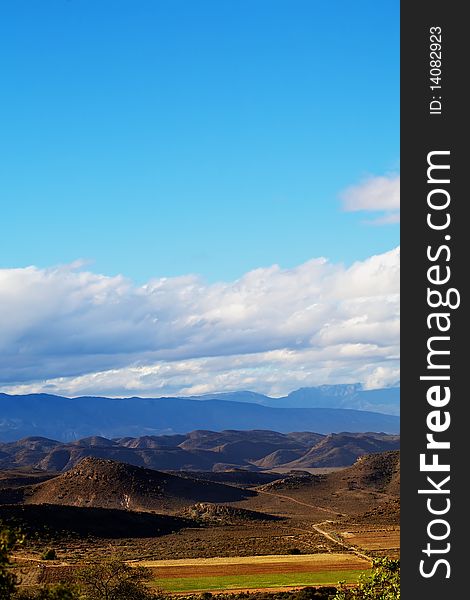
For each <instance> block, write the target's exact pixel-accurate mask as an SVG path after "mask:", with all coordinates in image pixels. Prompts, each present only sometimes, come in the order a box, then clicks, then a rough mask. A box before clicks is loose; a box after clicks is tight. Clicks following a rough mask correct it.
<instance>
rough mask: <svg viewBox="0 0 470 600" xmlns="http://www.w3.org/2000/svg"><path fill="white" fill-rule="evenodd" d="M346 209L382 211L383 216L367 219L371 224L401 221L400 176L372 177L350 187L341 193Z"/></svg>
mask: <svg viewBox="0 0 470 600" xmlns="http://www.w3.org/2000/svg"><path fill="white" fill-rule="evenodd" d="M341 200H342V202H343V208H344V210H346V211H368V212H381V213H383V214H382V216H380V217H377V218H375V219H371V220H369V221H367V222H368V223H369V224H371V225H388V224H391V223H398V222H399V221H400V212H399V211H400V177H399V175H390V176H382V177H370V178H369V179H366V180H365V181H363V182H361V183H360V184H358V185H354V186H351V187H348V188H346V189H345V190H344V192H343V193H342V194H341Z"/></svg>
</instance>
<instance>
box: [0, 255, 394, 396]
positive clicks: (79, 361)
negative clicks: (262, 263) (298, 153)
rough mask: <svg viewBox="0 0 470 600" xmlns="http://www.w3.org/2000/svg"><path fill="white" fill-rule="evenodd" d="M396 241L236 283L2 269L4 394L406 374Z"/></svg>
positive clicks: (199, 388)
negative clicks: (352, 259) (363, 256)
mask: <svg viewBox="0 0 470 600" xmlns="http://www.w3.org/2000/svg"><path fill="white" fill-rule="evenodd" d="M398 311H399V250H398V249H395V250H392V251H391V252H387V253H385V254H381V255H377V256H372V257H370V258H368V259H367V260H365V261H361V262H356V263H354V264H353V265H351V266H350V267H347V268H346V267H344V266H343V265H341V264H332V263H331V262H329V261H327V260H326V259H324V258H319V259H313V260H310V261H308V262H306V263H304V264H302V265H299V266H298V267H295V268H293V269H281V268H280V267H279V266H276V265H274V266H272V267H269V268H262V269H256V270H254V271H250V272H249V273H247V274H245V275H244V276H243V277H242V278H241V279H239V280H237V281H233V282H220V283H215V284H207V283H205V282H204V281H203V280H202V279H200V278H198V277H196V276H192V275H188V276H185V277H174V278H161V279H154V280H151V281H149V282H148V283H146V284H145V285H143V286H136V285H134V284H133V283H132V282H131V281H129V280H127V279H125V278H124V277H122V276H118V277H107V276H104V275H98V274H95V273H91V272H87V271H83V270H81V269H80V267H79V266H78V265H70V266H63V267H56V268H49V269H39V268H36V267H28V268H23V269H4V270H0V352H1V355H2V363H1V365H0V381H1V382H2V389H3V391H6V392H10V393H25V392H31V391H35V392H38V391H47V392H50V393H63V394H67V395H78V394H107V395H116V396H118V395H132V394H139V395H144V396H152V395H174V394H184V395H189V394H199V393H205V392H213V391H223V390H234V389H252V390H254V391H259V392H263V393H267V394H272V395H282V394H284V393H286V392H289V391H291V390H292V389H295V388H297V387H301V386H308V385H317V384H323V383H327V382H330V383H339V382H351V381H361V382H363V383H364V384H365V385H366V386H369V387H381V386H383V385H388V384H393V383H395V382H396V381H397V380H398V379H399V370H398V351H399V350H398V344H399V313H398Z"/></svg>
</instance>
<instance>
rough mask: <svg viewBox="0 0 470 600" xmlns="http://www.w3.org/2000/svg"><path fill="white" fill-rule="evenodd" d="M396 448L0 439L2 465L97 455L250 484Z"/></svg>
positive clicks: (45, 465) (44, 464)
mask: <svg viewBox="0 0 470 600" xmlns="http://www.w3.org/2000/svg"><path fill="white" fill-rule="evenodd" d="M399 446H400V440H399V436H397V435H388V434H384V433H334V434H329V435H326V436H325V435H322V434H319V433H310V432H296V433H287V434H285V433H279V432H276V431H265V430H251V431H234V430H230V431H222V432H215V431H207V430H199V431H192V432H190V433H188V434H185V435H179V434H176V435H164V436H145V437H140V438H131V437H124V438H116V439H112V440H111V439H106V438H103V437H98V436H93V437H89V438H85V439H82V440H78V441H74V442H68V443H64V442H59V441H55V440H50V439H47V438H41V437H30V438H25V439H22V440H19V441H16V442H4V443H1V442H0V469H8V470H17V469H21V470H24V469H29V470H31V469H34V470H41V471H43V472H63V471H68V470H70V469H72V468H74V467H75V466H76V465H77V464H78V463H80V461H82V460H84V459H86V458H96V459H105V460H109V459H111V460H114V461H119V462H120V463H126V464H130V465H134V466H136V467H145V468H150V469H157V470H164V471H175V472H176V471H192V472H194V471H199V472H210V471H212V472H216V473H218V474H219V476H220V481H222V482H231V483H236V482H237V473H240V474H241V472H242V471H243V472H244V473H245V479H246V476H248V478H251V479H250V480H252V481H253V482H254V483H266V480H265V479H263V476H264V475H265V473H264V472H265V471H266V470H270V469H278V468H280V467H282V468H283V469H285V470H304V469H310V468H317V467H344V466H349V465H352V464H353V463H354V462H355V461H356V459H357V458H358V457H360V456H363V455H365V454H371V453H377V452H384V451H389V450H397V449H398V448H399ZM250 471H251V472H252V474H250ZM12 477H13V479H14V478H15V477H14V476H10V475H9V476H8V478H9V479H11V478H12ZM2 485H3V484H2V483H1V482H0V487H2ZM11 485H13V484H12V482H11V481H10V482H9V486H11Z"/></svg>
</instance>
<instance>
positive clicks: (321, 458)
mask: <svg viewBox="0 0 470 600" xmlns="http://www.w3.org/2000/svg"><path fill="white" fill-rule="evenodd" d="M399 447H400V437H399V436H397V435H387V434H377V433H332V434H330V435H327V436H325V437H324V438H322V439H321V440H320V441H319V442H318V443H317V444H315V445H314V446H313V447H312V448H311V449H310V450H309V451H308V452H307V453H306V454H304V455H303V456H302V457H300V458H297V459H295V460H291V462H288V461H286V462H285V464H284V465H283V466H284V467H290V468H292V469H306V468H314V467H347V466H350V465H352V464H354V462H355V461H356V460H357V458H359V457H360V456H363V455H364V454H373V453H377V452H386V451H388V450H398V448H399ZM257 464H258V465H259V463H257Z"/></svg>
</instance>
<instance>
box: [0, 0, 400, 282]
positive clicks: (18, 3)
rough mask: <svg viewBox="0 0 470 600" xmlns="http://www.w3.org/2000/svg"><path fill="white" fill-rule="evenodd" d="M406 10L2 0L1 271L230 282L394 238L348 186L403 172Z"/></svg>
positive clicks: (356, 254)
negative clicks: (62, 267)
mask: <svg viewBox="0 0 470 600" xmlns="http://www.w3.org/2000/svg"><path fill="white" fill-rule="evenodd" d="M398 11H399V3H398V2H397V1H395V0H394V1H390V0H384V1H382V2H376V1H368V0H363V1H360V2H350V1H348V0H336V1H331V2H326V1H322V2H321V1H316V0H289V1H287V0H153V1H146V0H138V1H130V0H127V1H122V0H121V1H120V0H112V1H111V0H100V1H96V0H70V1H65V0H47V1H46V2H37V1H34V0H30V1H25V0H15V1H10V2H3V3H2V4H1V7H0V22H1V25H0V30H1V31H0V45H1V54H2V57H3V61H2V83H3V85H2V88H3V92H2V100H1V102H2V136H1V137H2V140H1V142H0V177H1V181H2V190H1V195H2V201H1V202H2V223H3V224H2V229H1V236H0V256H1V266H2V267H25V266H27V265H36V266H38V267H49V266H51V265H57V264H63V263H70V262H72V261H74V260H77V259H86V260H88V261H90V263H89V266H88V267H87V268H88V269H90V270H91V271H94V272H96V273H104V274H106V275H111V276H112V275H117V274H124V275H125V276H127V277H129V278H131V279H133V280H134V281H136V282H137V283H143V282H145V281H147V280H148V279H150V278H152V277H162V276H168V277H172V276H176V275H184V274H187V273H197V274H200V275H201V276H202V277H203V278H204V279H205V280H207V281H208V282H214V281H220V280H224V281H230V280H233V279H235V278H238V277H240V276H242V275H243V274H244V273H246V272H247V271H249V270H251V269H254V268H258V267H267V266H270V265H272V264H279V265H280V266H281V267H283V268H292V267H295V266H296V265H299V264H300V263H302V262H305V261H307V260H309V259H311V258H312V257H317V256H326V257H328V258H329V259H331V260H332V261H335V262H337V261H342V262H345V263H346V264H350V263H351V262H352V261H354V260H363V259H365V258H366V257H368V256H370V255H371V254H375V253H381V252H385V251H388V250H390V249H391V248H392V247H393V246H395V245H396V244H397V243H398V226H397V225H387V226H382V227H377V226H371V225H369V224H367V223H365V221H367V220H368V215H367V213H366V212H364V211H360V212H345V211H344V210H343V209H342V204H341V200H340V194H341V192H342V190H344V189H345V188H347V187H348V186H351V185H356V184H358V183H360V182H361V181H362V180H363V179H364V178H367V177H369V176H379V175H384V174H387V173H393V172H397V171H398V167H399V162H398V161H399V101H398V98H399V79H398V78H399V54H398V51H399V22H398V20H399V13H398Z"/></svg>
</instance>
